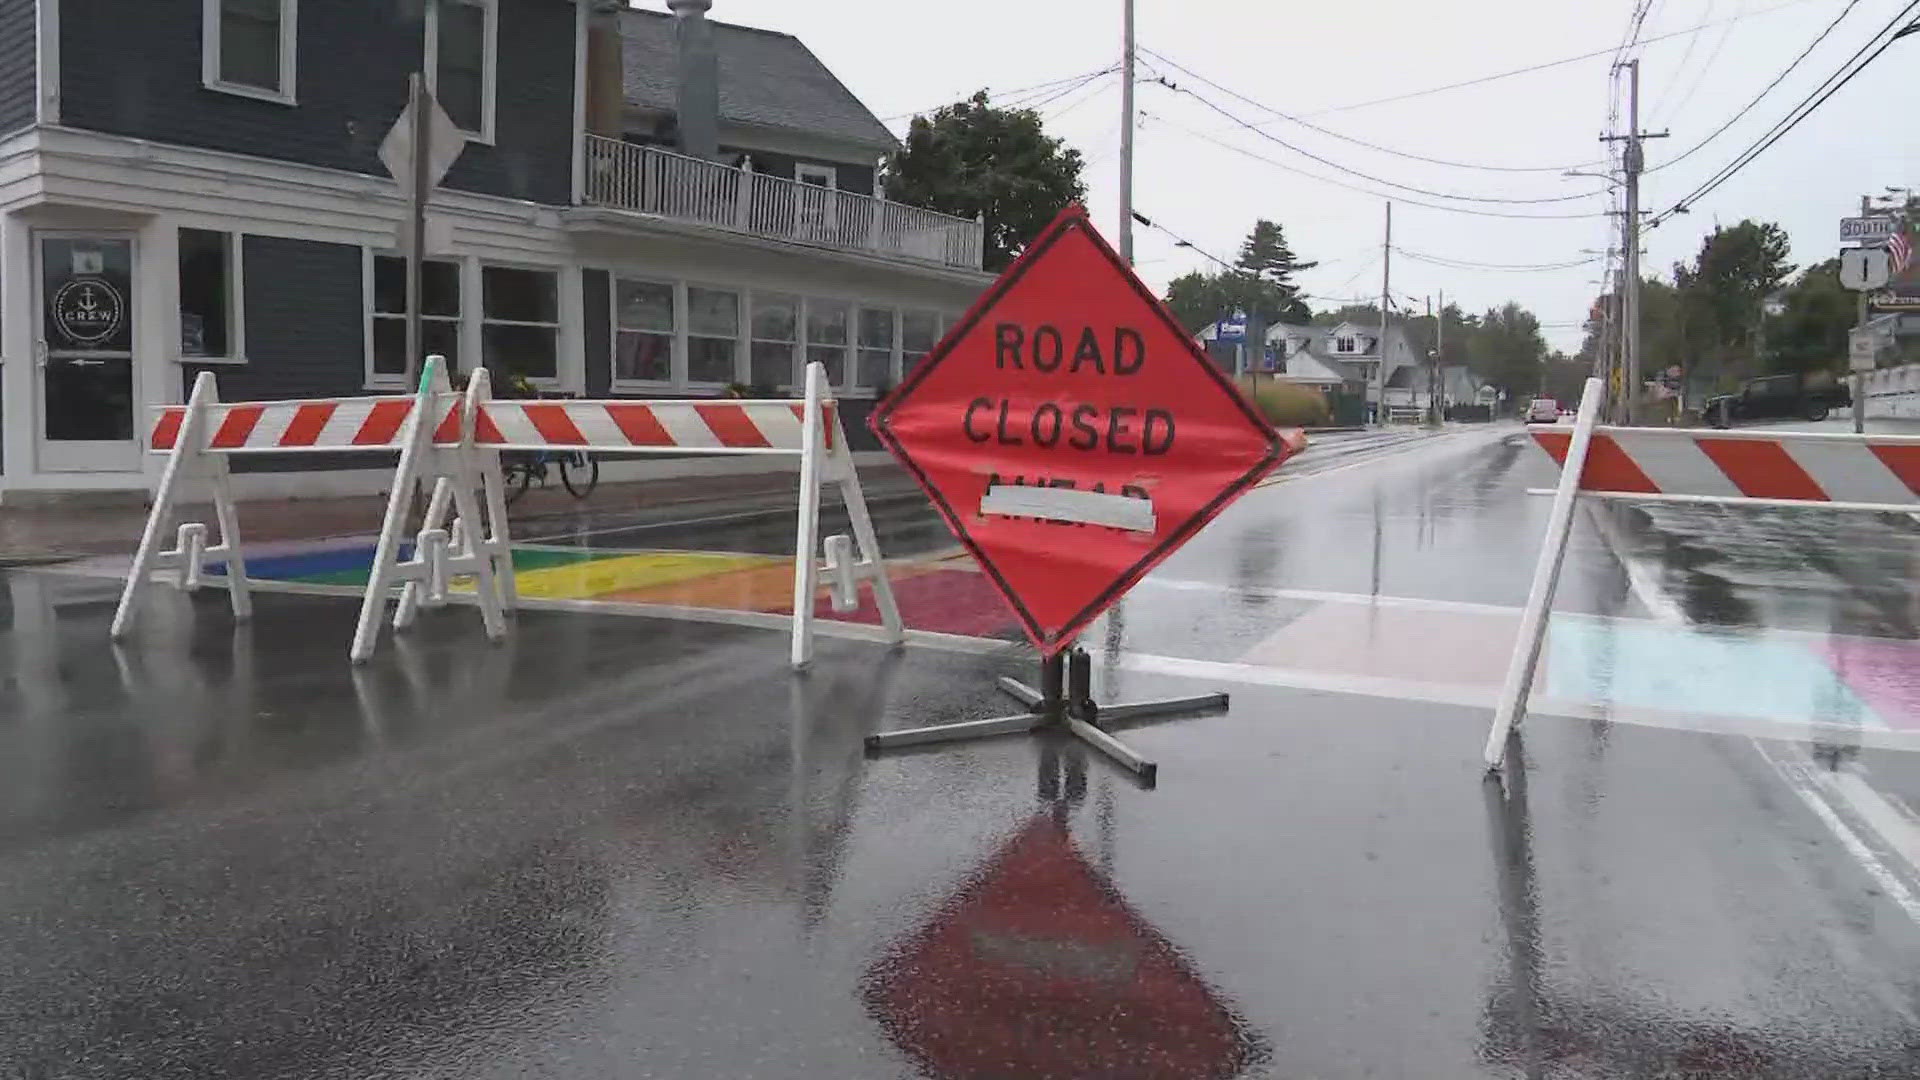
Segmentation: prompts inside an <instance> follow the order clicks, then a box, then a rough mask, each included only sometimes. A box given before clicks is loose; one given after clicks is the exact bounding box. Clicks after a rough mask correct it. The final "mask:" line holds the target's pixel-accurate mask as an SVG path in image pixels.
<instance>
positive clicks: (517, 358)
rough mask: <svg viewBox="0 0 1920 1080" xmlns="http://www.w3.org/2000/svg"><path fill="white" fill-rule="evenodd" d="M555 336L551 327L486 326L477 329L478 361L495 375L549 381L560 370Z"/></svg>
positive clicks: (556, 332)
mask: <svg viewBox="0 0 1920 1080" xmlns="http://www.w3.org/2000/svg"><path fill="white" fill-rule="evenodd" d="M558 336H559V331H557V330H555V329H554V328H552V327H550V326H501V325H499V324H497V323H489V324H487V325H485V326H482V327H481V328H480V361H481V363H483V364H485V365H486V366H487V367H488V368H489V369H490V370H492V371H494V372H495V373H502V372H504V373H508V374H513V375H524V376H526V377H527V378H529V379H551V378H553V377H554V376H555V374H557V373H558V371H559V369H560V365H559V347H558V342H557V341H556V338H557V337H558Z"/></svg>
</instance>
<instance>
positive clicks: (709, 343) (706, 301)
mask: <svg viewBox="0 0 1920 1080" xmlns="http://www.w3.org/2000/svg"><path fill="white" fill-rule="evenodd" d="M739 352H740V294H739V293H734V292H728V291H726V290H725V289H703V288H701V287H700V286H698V285H689V286H687V381H688V382H693V383H730V382H732V381H734V379H735V378H736V375H735V366H736V365H735V363H734V359H735V357H737V356H738V355H739Z"/></svg>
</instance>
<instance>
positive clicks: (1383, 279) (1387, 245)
mask: <svg viewBox="0 0 1920 1080" xmlns="http://www.w3.org/2000/svg"><path fill="white" fill-rule="evenodd" d="M1392 283H1393V203H1391V202H1389V203H1387V231H1386V233H1385V235H1384V237H1383V238H1382V239H1381V241H1380V340H1379V341H1378V342H1377V343H1376V344H1375V345H1374V348H1375V349H1376V350H1378V351H1379V353H1380V362H1379V363H1378V364H1376V365H1375V366H1374V378H1373V382H1374V386H1375V395H1376V396H1375V398H1374V406H1373V410H1374V411H1373V422H1374V423H1376V424H1382V425H1384V424H1385V423H1386V422H1387V306H1388V304H1390V303H1391V302H1392V301H1391V299H1390V297H1389V295H1388V291H1387V290H1388V289H1389V288H1390V287H1391V285H1392Z"/></svg>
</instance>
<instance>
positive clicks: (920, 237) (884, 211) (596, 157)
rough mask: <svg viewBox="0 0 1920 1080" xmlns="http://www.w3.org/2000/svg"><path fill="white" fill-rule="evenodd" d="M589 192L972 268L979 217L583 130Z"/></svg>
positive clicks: (800, 238)
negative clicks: (781, 175) (697, 156)
mask: <svg viewBox="0 0 1920 1080" xmlns="http://www.w3.org/2000/svg"><path fill="white" fill-rule="evenodd" d="M586 138H587V184H586V201H587V202H588V203H590V204H592V205H594V206H605V207H609V208H612V209H616V210H632V211H636V212H638V213H642V214H658V215H660V216H662V217H670V218H677V219H680V220H683V221H697V222H699V223H701V224H703V225H712V226H715V227H716V228H722V229H732V230H736V231H739V232H748V233H753V234H755V235H757V236H766V237H771V238H773V239H775V240H792V241H797V242H800V243H807V244H824V245H827V246H830V247H837V248H846V249H849V250H861V251H875V252H880V253H882V254H887V255H899V256H904V257H906V258H910V259H919V260H923V261H926V262H933V263H939V264H941V265H944V266H959V267H965V268H967V269H969V270H978V269H980V266H981V255H982V239H983V232H984V225H983V224H982V222H980V221H979V220H971V221H970V220H968V219H966V218H961V217H954V216H952V215H950V214H942V213H937V212H935V211H932V210H923V209H921V208H919V207H917V206H905V205H902V204H900V203H895V202H888V201H887V200H885V199H876V198H874V197H872V196H870V195H858V194H854V193H853V192H847V191H836V190H834V189H832V188H826V187H821V186H819V185H816V184H803V183H800V182H798V181H794V180H788V179H785V178H783V177H778V176H767V175H764V174H761V173H756V172H754V171H753V170H752V162H751V161H748V162H744V163H743V164H742V166H741V167H740V168H737V169H735V168H729V167H728V166H725V165H721V164H718V163H716V162H712V161H706V160H703V159H701V158H694V157H687V156H686V155H684V154H676V153H673V152H672V151H670V150H662V149H660V148H659V147H655V146H639V145H635V144H633V143H628V142H622V141H621V140H619V139H608V138H605V137H602V136H599V135H588V136H587V137H586Z"/></svg>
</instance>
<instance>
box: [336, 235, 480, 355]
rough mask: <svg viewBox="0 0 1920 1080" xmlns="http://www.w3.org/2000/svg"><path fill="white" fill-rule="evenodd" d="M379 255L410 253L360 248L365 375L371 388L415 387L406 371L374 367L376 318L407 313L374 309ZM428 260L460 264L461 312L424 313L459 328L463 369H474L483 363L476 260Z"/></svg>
mask: <svg viewBox="0 0 1920 1080" xmlns="http://www.w3.org/2000/svg"><path fill="white" fill-rule="evenodd" d="M376 257H381V258H389V259H401V260H405V259H406V257H407V256H406V253H405V252H401V251H385V250H381V249H378V248H361V249H360V321H361V324H362V328H363V332H364V335H365V336H364V337H363V339H362V345H361V348H362V349H363V350H364V351H363V353H362V355H363V356H364V357H365V360H364V362H363V363H362V365H361V366H362V368H363V370H364V372H365V375H366V388H367V389H369V390H395V389H398V390H411V389H413V384H412V383H411V382H409V381H408V378H407V373H406V372H404V371H403V372H400V373H398V374H393V373H390V372H380V371H375V370H374V369H373V322H374V320H375V319H376V318H384V319H392V318H402V319H404V318H405V315H404V313H403V314H400V315H395V314H393V313H391V312H386V313H377V312H375V311H374V310H373V260H374V259H375V258H376ZM427 261H428V262H437V263H452V264H454V265H455V266H457V267H458V268H459V280H460V314H459V315H458V316H456V317H454V318H448V317H447V316H445V315H425V316H422V320H423V321H424V320H426V319H432V320H434V321H436V322H451V323H453V324H454V325H455V326H456V327H457V328H458V332H459V339H460V357H459V366H460V370H461V371H472V370H473V369H474V368H476V367H479V366H480V341H479V333H478V330H477V329H473V328H475V327H476V326H477V323H476V322H475V317H476V316H475V313H474V311H473V305H474V304H475V303H478V302H479V301H478V299H477V298H478V297H479V295H480V293H479V291H478V290H479V288H480V282H479V278H478V276H477V273H476V272H474V268H473V264H474V263H475V261H476V260H474V259H472V258H467V257H461V256H453V257H448V258H429V259H428V260H427ZM420 362H421V363H425V362H426V357H424V356H423V357H421V358H420ZM408 366H409V367H411V366H412V365H411V364H409V365H408ZM413 370H414V373H415V375H414V377H415V378H418V373H419V369H418V368H414V369H413ZM448 374H449V375H451V374H452V372H448Z"/></svg>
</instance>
